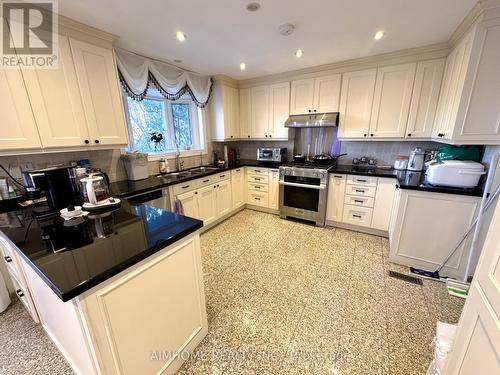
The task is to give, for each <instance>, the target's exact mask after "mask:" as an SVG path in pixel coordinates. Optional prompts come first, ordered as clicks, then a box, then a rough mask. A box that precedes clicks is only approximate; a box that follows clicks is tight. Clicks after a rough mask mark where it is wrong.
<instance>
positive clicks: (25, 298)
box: [12, 278, 38, 322]
mask: <svg viewBox="0 0 500 375" xmlns="http://www.w3.org/2000/svg"><path fill="white" fill-rule="evenodd" d="M12 284H13V285H14V290H15V291H16V292H15V293H16V296H17V298H19V300H20V301H21V302H22V304H23V305H24V307H25V308H26V310H28V312H29V314H30V315H31V317H32V318H33V319H34V320H35V322H38V314H37V312H36V310H35V305H34V304H33V302H32V300H31V296H30V294H29V292H28V289H27V288H26V287H23V286H22V285H21V284H20V283H19V281H18V280H17V279H15V278H12Z"/></svg>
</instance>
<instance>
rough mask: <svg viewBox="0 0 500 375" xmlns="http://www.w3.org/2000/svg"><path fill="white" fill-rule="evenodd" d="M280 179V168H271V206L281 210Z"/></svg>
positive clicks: (273, 208)
mask: <svg viewBox="0 0 500 375" xmlns="http://www.w3.org/2000/svg"><path fill="white" fill-rule="evenodd" d="M279 179H280V173H279V170H278V169H270V170H269V208H270V209H272V210H279V195H280V191H279Z"/></svg>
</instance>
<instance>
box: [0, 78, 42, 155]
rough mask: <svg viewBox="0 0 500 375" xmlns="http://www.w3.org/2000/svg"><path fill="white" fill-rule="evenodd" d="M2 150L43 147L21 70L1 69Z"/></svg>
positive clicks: (0, 148)
mask: <svg viewBox="0 0 500 375" xmlns="http://www.w3.org/2000/svg"><path fill="white" fill-rule="evenodd" d="M0 101H1V102H2V109H1V110H0V124H1V125H0V150H2V151H5V150H12V149H28V148H39V147H41V146H42V144H41V142H40V137H39V135H38V129H37V127H36V123H35V118H34V117H33V112H32V110H31V105H30V102H29V98H28V95H27V93H26V87H25V86H24V82H23V77H22V75H21V71H20V70H19V69H0Z"/></svg>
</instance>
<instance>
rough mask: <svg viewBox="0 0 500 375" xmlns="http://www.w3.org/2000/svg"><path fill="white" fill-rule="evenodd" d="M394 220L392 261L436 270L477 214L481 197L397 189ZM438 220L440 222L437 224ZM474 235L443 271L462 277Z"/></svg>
mask: <svg viewBox="0 0 500 375" xmlns="http://www.w3.org/2000/svg"><path fill="white" fill-rule="evenodd" d="M397 195H398V196H397V198H396V202H397V203H396V204H395V207H394V209H395V210H394V215H396V217H395V218H394V220H393V223H392V224H391V234H390V238H389V242H390V254H389V259H390V261H391V262H394V263H398V264H402V265H406V266H413V267H417V268H421V269H426V270H435V269H437V268H438V266H439V265H440V264H441V262H443V261H444V259H445V258H446V257H447V255H448V254H449V253H450V252H451V251H452V250H453V248H454V247H455V246H456V245H457V244H458V243H459V241H460V240H461V239H462V237H463V235H464V234H465V232H466V231H467V229H468V228H469V226H470V225H471V224H472V222H473V221H474V219H475V218H476V216H477V213H478V210H479V205H480V200H481V199H480V198H477V197H468V196H462V195H456V194H444V193H432V192H427V191H413V190H403V189H398V192H397ZM436 223H437V224H436ZM471 241H472V236H469V237H468V238H467V239H466V240H465V241H464V243H463V244H462V245H461V246H460V248H459V249H458V251H457V252H456V253H455V255H454V256H452V257H451V259H450V260H449V261H448V263H447V265H446V266H445V267H444V268H443V271H442V274H443V275H446V276H451V277H462V276H463V274H464V272H465V267H466V264H467V261H468V256H469V250H470V245H471Z"/></svg>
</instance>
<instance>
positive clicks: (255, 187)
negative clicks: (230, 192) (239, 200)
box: [248, 183, 269, 192]
mask: <svg viewBox="0 0 500 375" xmlns="http://www.w3.org/2000/svg"><path fill="white" fill-rule="evenodd" d="M268 186H269V185H264V184H254V183H250V184H248V189H249V190H255V191H265V192H267V191H269V190H268Z"/></svg>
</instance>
